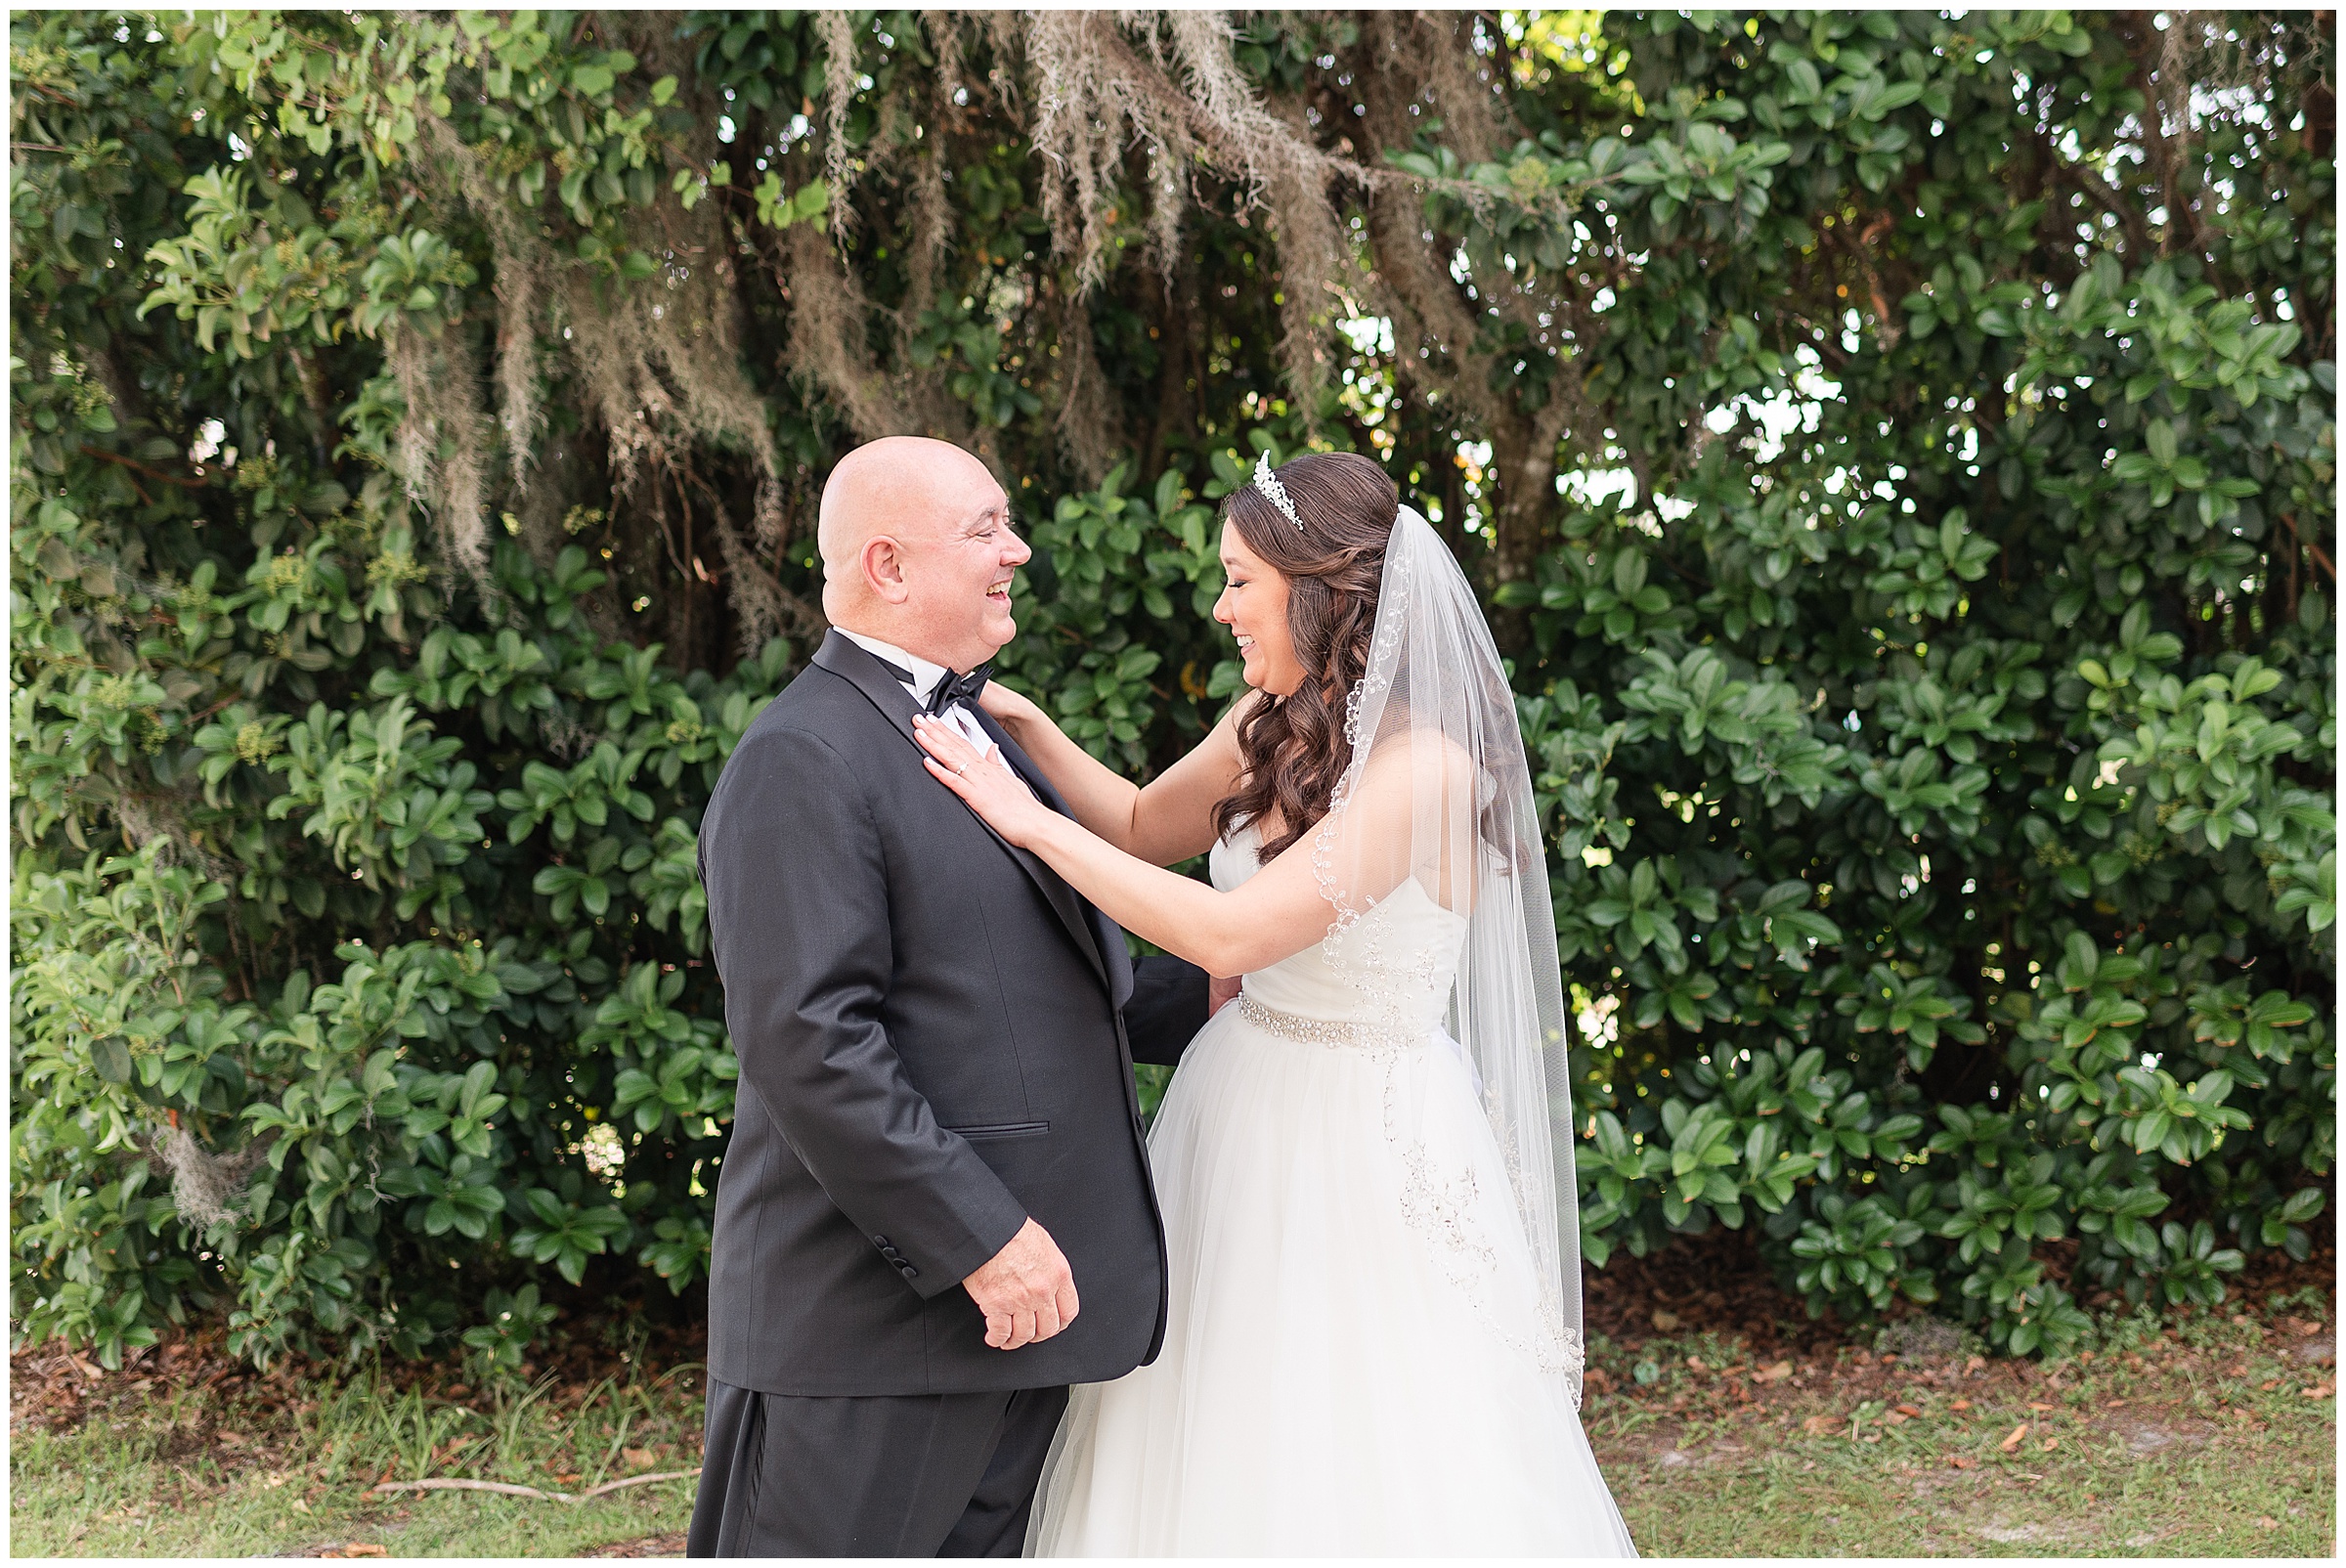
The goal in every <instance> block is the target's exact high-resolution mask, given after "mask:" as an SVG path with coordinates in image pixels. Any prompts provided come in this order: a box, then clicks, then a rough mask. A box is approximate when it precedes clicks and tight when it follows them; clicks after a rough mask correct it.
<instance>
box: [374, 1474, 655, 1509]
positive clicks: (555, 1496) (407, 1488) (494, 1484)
mask: <svg viewBox="0 0 2346 1568" xmlns="http://www.w3.org/2000/svg"><path fill="white" fill-rule="evenodd" d="M700 1473H701V1472H700V1471H698V1470H661V1471H658V1472H656V1473H655V1474H652V1475H630V1476H629V1477H628V1478H627V1479H626V1480H624V1481H605V1482H604V1483H603V1484H602V1485H601V1486H598V1487H589V1488H588V1489H587V1490H586V1491H585V1492H580V1493H575V1494H574V1493H569V1492H543V1491H541V1490H539V1489H538V1488H537V1487H534V1486H515V1485H513V1484H512V1483H511V1482H509V1481H466V1480H458V1479H453V1478H449V1477H443V1476H434V1477H433V1478H431V1479H430V1480H428V1481H380V1482H377V1483H376V1484H375V1485H373V1486H370V1487H369V1488H368V1489H367V1490H368V1491H369V1492H501V1493H503V1494H504V1495H505V1496H506V1497H510V1498H536V1499H538V1500H539V1501H540V1502H541V1503H586V1502H588V1501H589V1500H591V1499H594V1498H599V1497H601V1496H602V1495H603V1494H604V1493H606V1492H617V1491H618V1490H620V1489H621V1488H622V1487H630V1486H645V1485H648V1484H649V1483H651V1482H653V1481H684V1480H689V1479H691V1478H692V1477H693V1476H696V1475H698V1474H700Z"/></svg>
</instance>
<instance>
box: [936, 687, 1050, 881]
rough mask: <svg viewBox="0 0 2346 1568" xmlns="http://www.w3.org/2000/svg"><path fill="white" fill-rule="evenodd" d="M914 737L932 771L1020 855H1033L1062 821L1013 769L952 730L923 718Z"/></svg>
mask: <svg viewBox="0 0 2346 1568" xmlns="http://www.w3.org/2000/svg"><path fill="white" fill-rule="evenodd" d="M912 735H913V739H915V740H917V741H919V742H920V743H921V749H922V750H923V751H925V752H927V753H928V754H929V756H928V757H927V759H926V762H928V765H929V771H930V772H931V773H933V774H934V775H935V777H936V778H937V780H938V781H939V782H940V783H942V784H943V785H944V786H945V788H947V789H949V790H951V791H952V792H953V793H954V794H956V795H958V796H960V797H961V798H962V799H963V800H965V801H967V802H969V804H970V809H971V810H973V811H976V812H977V814H978V815H979V816H981V817H983V818H985V820H986V821H987V822H988V823H989V824H991V825H992V827H993V830H994V831H995V832H996V833H999V834H1001V835H1002V837H1004V838H1005V839H1008V840H1009V841H1010V842H1011V843H1012V844H1015V845H1017V846H1018V847H1019V848H1020V849H1033V848H1034V846H1035V838H1036V836H1037V835H1038V834H1039V833H1040V832H1041V831H1042V830H1043V828H1044V827H1045V826H1046V825H1047V824H1049V823H1051V822H1054V821H1058V820H1060V818H1059V816H1058V814H1057V813H1056V812H1054V811H1053V810H1052V809H1051V808H1050V807H1049V806H1045V805H1044V804H1043V803H1042V802H1041V801H1039V800H1037V799H1035V797H1034V794H1033V792H1032V791H1030V790H1028V789H1027V788H1026V785H1025V782H1024V781H1023V780H1021V778H1020V777H1019V776H1018V774H1016V773H1014V772H1012V771H1011V770H1010V764H1009V763H1007V762H1003V761H1002V759H1001V758H1000V757H999V756H995V757H991V758H989V757H986V756H985V755H984V754H982V753H981V752H979V751H978V750H977V747H975V746H973V745H971V744H970V743H969V741H968V740H966V739H965V738H963V736H962V735H961V733H960V732H959V731H958V730H956V729H955V728H954V727H953V726H952V725H950V724H948V723H945V722H944V721H943V720H941V719H932V718H930V717H929V716H928V715H926V714H919V715H915V716H914V718H913V720H912Z"/></svg>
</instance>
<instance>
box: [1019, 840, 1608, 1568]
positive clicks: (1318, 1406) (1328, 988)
mask: <svg viewBox="0 0 2346 1568" xmlns="http://www.w3.org/2000/svg"><path fill="white" fill-rule="evenodd" d="M1257 842H1258V841H1257V840H1256V839H1255V838H1254V837H1253V836H1252V835H1251V834H1250V833H1245V832H1241V833H1240V834H1239V835H1238V843H1237V844H1235V845H1234V844H1230V843H1225V844H1220V845H1217V846H1215V849H1214V851H1213V855H1212V857H1211V862H1210V864H1211V869H1212V874H1213V881H1214V885H1215V886H1216V887H1217V888H1221V889H1224V890H1226V891H1227V890H1228V889H1230V888H1233V887H1236V886H1237V885H1238V884H1239V883H1240V882H1243V881H1244V880H1245V879H1246V878H1247V877H1248V876H1251V875H1252V874H1253V873H1254V872H1255V870H1257V869H1258V863H1257V860H1256V856H1255V852H1254V850H1255V846H1256V844H1257ZM1466 926H1467V923H1466V921H1465V920H1464V919H1463V918H1462V917H1461V916H1459V915H1456V914H1453V913H1451V912H1450V911H1448V910H1446V909H1444V908H1442V907H1441V906H1440V905H1439V904H1437V903H1436V902H1434V900H1433V899H1432V898H1431V897H1429V896H1428V895H1427V894H1426V893H1424V892H1423V890H1422V889H1421V888H1419V886H1418V885H1417V884H1416V883H1415V882H1405V883H1404V884H1403V885H1402V887H1401V889H1400V890H1399V891H1398V892H1397V893H1394V894H1393V895H1392V896H1390V897H1388V898H1387V899H1385V900H1384V902H1382V903H1381V904H1379V905H1378V906H1377V907H1376V908H1375V909H1373V910H1372V911H1370V913H1369V914H1368V916H1367V917H1365V918H1364V919H1362V920H1361V921H1360V922H1359V923H1358V924H1357V925H1355V926H1353V927H1352V928H1351V929H1350V930H1349V931H1348V932H1346V934H1345V935H1344V936H1342V937H1340V938H1338V939H1336V940H1334V941H1332V942H1330V943H1327V944H1320V943H1315V944H1314V945H1312V946H1311V947H1308V948H1306V949H1305V950H1304V951H1302V952H1300V953H1297V954H1296V955H1294V956H1293V957H1291V958H1288V959H1285V960H1283V961H1282V962H1281V963H1278V964H1275V965H1273V966H1272V967H1271V968H1269V969H1267V970H1263V971H1261V972H1259V973H1256V974H1252V975H1249V976H1247V977H1246V978H1245V982H1244V985H1245V989H1244V992H1243V994H1242V995H1241V997H1240V999H1239V1000H1238V1001H1237V1002H1235V1003H1233V1004H1231V1005H1230V1006H1228V1007H1225V1008H1223V1009H1222V1010H1221V1011H1220V1012H1219V1013H1217V1014H1216V1015H1215V1016H1214V1018H1213V1019H1212V1021H1211V1022H1209V1023H1208V1024H1206V1026H1205V1027H1204V1029H1203V1030H1201V1031H1200V1032H1199V1034H1198V1036H1197V1038H1196V1039H1195V1041H1194V1042H1193V1043H1192V1044H1191V1045H1190V1047H1189V1049H1188V1051H1187V1053H1186V1054H1185V1056H1184V1058H1183V1061H1182V1064H1181V1067H1180V1069H1179V1070H1178V1071H1177V1072H1176V1073H1175V1075H1174V1078H1173V1081H1172V1084H1171V1086H1170V1087H1169V1088H1168V1089H1167V1091H1166V1094H1165V1099H1164V1103H1163V1106H1162V1107H1161V1109H1160V1110H1159V1111H1158V1112H1157V1116H1156V1122H1155V1125H1154V1127H1153V1128H1152V1129H1151V1133H1150V1136H1149V1151H1150V1162H1151V1167H1152V1168H1153V1171H1154V1175H1155V1180H1156V1190H1157V1196H1158V1199H1159V1201H1160V1203H1161V1205H1162V1208H1163V1211H1164V1221H1165V1241H1166V1245H1167V1248H1168V1250H1169V1253H1170V1256H1171V1260H1172V1300H1171V1303H1170V1309H1169V1310H1170V1316H1169V1320H1168V1324H1167V1328H1166V1333H1165V1344H1164V1349H1163V1352H1162V1353H1161V1354H1160V1355H1159V1356H1158V1358H1157V1359H1156V1361H1155V1362H1154V1363H1153V1364H1151V1365H1150V1366H1147V1367H1143V1368H1140V1369H1139V1370H1137V1371H1135V1372H1131V1373H1129V1374H1128V1375H1126V1376H1124V1377H1120V1378H1118V1379H1116V1380H1115V1381H1114V1382H1110V1383H1094V1384H1086V1385H1083V1386H1079V1387H1077V1388H1076V1389H1075V1390H1074V1392H1073V1395H1072V1397H1071V1399H1070V1402H1069V1405H1068V1408H1067V1414H1066V1418H1065V1420H1064V1423H1063V1424H1062V1426H1061V1428H1060V1432H1059V1437H1058V1441H1057V1443H1056V1444H1055V1446H1054V1448H1053V1450H1052V1455H1051V1459H1050V1462H1049V1463H1048V1465H1047V1466H1046V1468H1045V1471H1044V1475H1043V1481H1042V1486H1041V1489H1040V1490H1039V1492H1038V1494H1037V1497H1036V1501H1035V1508H1034V1514H1033V1518H1032V1522H1031V1524H1030V1526H1029V1531H1028V1538H1027V1551H1028V1554H1029V1555H1040V1556H1079V1557H1082V1556H1103V1557H1106V1556H1144V1557H1156V1556H1234V1555H1242V1556H1315V1555H1339V1556H1371V1555H1411V1556H1418V1555H1426V1556H1523V1555H1537V1556H1567V1557H1595V1556H1606V1557H1611V1556H1627V1555H1633V1554H1634V1552H1633V1548H1632V1547H1631V1546H1630V1543H1629V1533H1628V1531H1627V1530H1626V1529H1625V1528H1624V1526H1623V1524H1622V1521H1621V1514H1620V1512H1619V1510H1618V1509H1616V1508H1615V1507H1614V1504H1613V1500H1612V1497H1611V1495H1610V1494H1609V1493H1608V1492H1607V1491H1606V1489H1605V1484H1604V1481H1603V1479H1602V1477H1600V1476H1599V1475H1598V1473H1597V1468H1596V1460H1595V1459H1594V1458H1593V1456H1592V1455H1591V1454H1590V1453H1589V1449H1588V1441H1587V1438H1586V1436H1585V1435H1584V1434H1583V1432H1582V1430H1581V1424H1580V1419H1579V1416H1578V1415H1577V1414H1576V1412H1575V1411H1574V1410H1573V1408H1572V1403H1571V1395H1570V1393H1569V1391H1568V1389H1569V1384H1568V1382H1567V1380H1566V1378H1565V1377H1564V1376H1563V1375H1561V1374H1560V1373H1559V1372H1557V1371H1556V1364H1555V1362H1554V1360H1553V1356H1552V1354H1551V1356H1550V1358H1549V1366H1548V1370H1547V1371H1545V1372H1542V1368H1541V1361H1540V1358H1539V1356H1538V1355H1537V1353H1536V1352H1535V1350H1534V1349H1533V1346H1534V1345H1535V1344H1537V1343H1539V1342H1541V1328H1540V1325H1541V1321H1542V1320H1541V1312H1540V1304H1539V1301H1538V1291H1537V1289H1536V1287H1535V1286H1534V1285H1533V1279H1534V1272H1533V1265H1532V1259H1531V1253H1530V1249H1529V1247H1528V1245H1523V1246H1520V1247H1519V1248H1514V1249H1511V1248H1510V1247H1509V1246H1508V1245H1507V1244H1506V1242H1505V1239H1506V1238H1510V1237H1511V1238H1515V1239H1517V1240H1518V1241H1520V1239H1521V1238H1522V1235H1523V1232H1522V1228H1521V1221H1520V1220H1519V1219H1518V1218H1517V1216H1516V1211H1515V1208H1514V1204H1513V1201H1512V1199H1511V1198H1510V1197H1509V1186H1508V1174H1507V1169H1506V1163H1505V1161H1504V1159H1503V1157H1502V1155H1501V1152H1500V1150H1499V1143H1498V1140H1497V1139H1496V1137H1495V1136H1494V1134H1493V1132H1492V1129H1491V1123H1490V1120H1489V1118H1488V1117H1487V1116H1486V1115H1485V1113H1484V1111H1483V1110H1482V1108H1481V1106H1480V1104H1479V1103H1478V1100H1477V1096H1476V1090H1475V1085H1474V1081H1473V1079H1472V1076H1471V1069H1470V1068H1469V1067H1468V1066H1467V1065H1466V1063H1465V1061H1464V1059H1463V1058H1462V1057H1461V1056H1460V1055H1459V1054H1458V1053H1457V1048H1456V1047H1455V1045H1453V1044H1452V1043H1451V1041H1450V1039H1449V1036H1448V1035H1447V1034H1446V1033H1445V1032H1443V1029H1442V1024H1443V1021H1444V1018H1445V1014H1446V1012H1447V1009H1448V1005H1449V998H1450V991H1451V980H1452V976H1453V975H1454V974H1455V969H1456V966H1457V963H1458V957H1459V952H1460V946H1461V943H1462V942H1463V940H1464V938H1465V934H1466ZM1331 947H1332V948H1333V949H1334V955H1333V957H1332V958H1331V956H1330V953H1329V949H1330V948H1331ZM1371 952H1373V953H1374V954H1375V955H1376V959H1377V962H1376V967H1375V968H1374V970H1373V973H1375V974H1378V975H1385V974H1390V973H1395V972H1397V971H1398V972H1401V973H1406V974H1407V975H1408V976H1409V977H1410V978H1409V979H1408V980H1393V981H1388V982H1384V983H1385V994H1382V995H1379V994H1376V987H1375V986H1373V985H1370V986H1364V984H1363V983H1362V980H1363V975H1364V974H1366V973H1369V972H1370V971H1367V970H1364V969H1363V968H1362V967H1361V966H1362V963H1363V961H1364V955H1366V954H1368V953H1371ZM1397 955H1398V956H1399V957H1400V959H1401V960H1402V962H1400V963H1399V964H1396V963H1395V958H1396V956H1397ZM1395 986H1399V987H1402V988H1404V989H1405V990H1406V992H1407V994H1404V995H1394V994H1391V991H1392V989H1393V988H1394V987H1395ZM1395 1018H1401V1019H1405V1020H1407V1021H1408V1027H1407V1028H1406V1029H1405V1030H1399V1031H1397V1030H1394V1029H1393V1028H1392V1027H1391V1025H1390V1021H1391V1020H1393V1019H1395ZM1372 1019H1375V1020H1382V1021H1384V1026H1382V1027H1381V1028H1380V1027H1377V1026H1373V1025H1371V1024H1370V1023H1369V1022H1368V1021H1370V1020H1372ZM1462 1172H1465V1173H1471V1174H1470V1176H1468V1178H1467V1179H1465V1180H1460V1179H1459V1174H1460V1173H1462ZM1493 1239H1498V1240H1499V1242H1500V1244H1499V1245H1498V1246H1496V1247H1494V1246H1492V1245H1490V1244H1488V1243H1489V1242H1490V1241H1492V1240H1493ZM1545 1342H1546V1343H1548V1344H1549V1345H1550V1346H1551V1347H1552V1346H1554V1345H1555V1344H1556V1340H1555V1338H1554V1336H1553V1335H1552V1334H1550V1335H1549V1336H1548V1338H1547V1340H1546V1341H1545ZM1578 1348H1579V1347H1578V1345H1577V1342H1576V1343H1574V1344H1573V1345H1572V1346H1571V1347H1570V1349H1571V1353H1572V1354H1573V1355H1574V1356H1576V1357H1577V1354H1578ZM1576 1370H1577V1369H1576Z"/></svg>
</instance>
